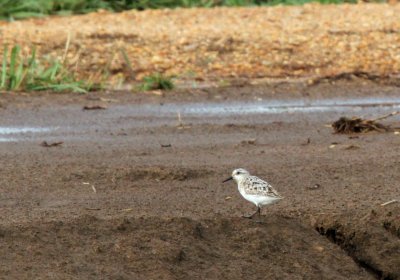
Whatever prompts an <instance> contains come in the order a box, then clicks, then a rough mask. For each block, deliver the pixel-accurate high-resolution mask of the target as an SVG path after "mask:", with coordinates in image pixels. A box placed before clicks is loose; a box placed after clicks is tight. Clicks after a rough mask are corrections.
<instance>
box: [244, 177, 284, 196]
mask: <svg viewBox="0 0 400 280" xmlns="http://www.w3.org/2000/svg"><path fill="white" fill-rule="evenodd" d="M243 186H244V189H245V192H246V193H247V194H256V195H265V196H270V197H275V198H282V196H281V195H280V194H279V193H278V192H277V191H276V190H275V189H274V188H273V187H272V186H271V185H270V184H268V183H267V182H265V181H264V180H261V179H260V178H258V177H256V176H249V177H247V178H246V179H245V181H244V182H243Z"/></svg>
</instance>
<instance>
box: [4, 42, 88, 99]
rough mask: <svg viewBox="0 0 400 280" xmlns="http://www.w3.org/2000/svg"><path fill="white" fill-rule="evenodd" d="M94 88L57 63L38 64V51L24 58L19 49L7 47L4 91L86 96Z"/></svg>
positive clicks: (62, 63)
mask: <svg viewBox="0 0 400 280" xmlns="http://www.w3.org/2000/svg"><path fill="white" fill-rule="evenodd" d="M92 88H93V85H92V84H90V83H87V82H84V81H81V80H77V79H76V78H75V76H74V75H73V73H71V71H70V70H68V69H67V67H65V66H64V62H62V61H60V60H58V59H48V60H47V61H39V60H38V59H37V58H36V50H35V49H33V50H32V53H31V54H30V55H29V56H28V57H24V56H23V55H22V52H21V48H20V47H19V46H14V47H13V48H11V51H10V50H9V47H8V46H5V47H4V51H3V58H2V63H1V72H0V90H2V91H40V90H52V91H72V92H80V93H85V92H87V91H88V90H91V89H92Z"/></svg>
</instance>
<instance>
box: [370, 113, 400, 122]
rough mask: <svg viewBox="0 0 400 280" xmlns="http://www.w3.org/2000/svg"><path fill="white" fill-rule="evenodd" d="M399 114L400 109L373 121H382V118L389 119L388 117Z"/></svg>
mask: <svg viewBox="0 0 400 280" xmlns="http://www.w3.org/2000/svg"><path fill="white" fill-rule="evenodd" d="M398 114H400V112H399V111H395V112H392V113H390V114H387V115H384V116H382V117H379V118H376V119H373V120H372V121H373V122H376V121H380V120H383V119H387V118H389V117H392V116H395V115H398Z"/></svg>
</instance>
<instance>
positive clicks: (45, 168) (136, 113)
mask: <svg viewBox="0 0 400 280" xmlns="http://www.w3.org/2000/svg"><path fill="white" fill-rule="evenodd" d="M398 94H399V90H398V88H397V87H394V86H390V85H377V84H374V83H371V82H367V81H356V82H354V81H353V82H345V81H338V82H336V83H335V84H334V85H331V84H329V83H321V84H318V85H315V86H311V87H309V86H305V85H302V84H281V85H275V86H258V87H243V88H225V89H204V90H192V91H191V92H185V94H184V95H182V92H172V93H167V94H166V95H165V96H158V95H149V94H136V95H132V94H130V93H109V94H104V95H87V96H86V95H85V96H83V95H79V96H78V95H51V97H50V96H49V95H47V94H39V95H36V94H35V95H31V96H30V98H26V96H13V95H3V96H2V99H1V103H2V109H0V117H1V130H0V134H1V135H0V138H1V139H2V142H1V143H0V153H1V161H0V163H1V168H0V190H1V191H0V211H1V216H2V221H1V223H0V250H1V253H2V255H3V256H4V258H3V261H2V264H1V266H0V275H1V277H2V278H4V279H7V278H18V279H23V278H24V279H32V278H36V277H39V276H40V277H42V278H52V277H55V278H81V279H98V278H109V279H117V278H118V279H135V278H138V279H139V278H142V277H144V278H146V279H155V278H158V277H161V278H163V279H177V278H178V279H188V278H189V277H194V278H197V279H204V276H206V277H207V278H209V279H224V278H230V279H242V278H249V279H263V278H269V279H304V278H306V279H369V278H370V279H373V278H374V277H387V279H399V269H398V268H399V267H400V264H399V261H400V260H399V254H398V252H399V251H398V248H399V247H398V246H399V242H400V241H399V238H398V230H399V228H400V223H399V218H398V216H399V215H400V207H399V206H398V204H392V205H390V206H388V207H385V208H382V207H381V206H380V204H381V203H383V202H385V201H388V200H391V199H394V198H400V189H399V187H398V181H399V179H400V178H399V176H400V175H399V174H400V170H399V169H400V165H399V159H398V158H399V147H400V146H399V139H400V138H399V136H398V135H395V134H394V133H371V134H365V135H359V136H357V137H349V136H347V135H334V134H332V131H331V129H330V128H328V127H326V126H325V125H326V124H328V123H330V122H332V121H333V120H336V119H337V118H338V117H340V116H342V115H348V116H352V115H358V116H364V117H375V116H379V115H384V114H386V113H388V112H392V111H394V110H398V108H399V106H400V100H399V99H398V97H397V96H398ZM350 95H351V96H352V97H353V99H351V100H350V99H346V98H344V97H345V96H350ZM300 98H301V99H300ZM378 104H380V105H379V106H378ZM86 105H90V106H91V105H102V106H107V109H104V110H82V108H83V106H86ZM221 108H222V109H221ZM177 112H180V115H181V123H178V118H177ZM398 121H399V117H394V118H391V119H389V120H388V123H392V124H394V125H396V123H398ZM23 127H24V128H25V129H27V131H25V132H23V133H12V132H13V131H10V129H11V128H12V129H21V128H23ZM38 128H40V129H39V130H38ZM7 129H8V130H7ZM308 139H309V141H308ZM42 141H47V142H48V143H53V142H59V141H63V142H64V143H63V144H62V145H60V146H58V147H51V148H46V147H42V146H41V145H40V143H41V142H42ZM334 143H336V144H334ZM332 145H333V146H332ZM163 146H164V147H163ZM237 167H243V168H247V169H248V170H250V171H251V172H252V173H254V174H256V175H259V176H261V177H263V178H266V179H268V181H269V182H270V183H271V184H273V185H274V186H275V187H276V188H277V189H278V190H279V192H280V193H281V194H282V195H283V196H284V197H285V199H284V200H283V201H282V202H281V203H279V204H277V205H275V206H273V207H269V208H266V209H265V210H264V214H265V217H264V218H263V219H264V221H265V223H264V224H261V225H258V224H254V223H252V222H249V221H247V220H242V219H241V218H239V217H240V215H241V214H243V213H245V212H249V211H252V210H254V209H253V206H252V205H250V204H249V203H247V202H246V201H244V200H243V199H241V198H240V196H239V194H238V192H237V189H236V186H234V184H233V183H231V184H225V185H222V184H221V181H222V180H223V179H224V178H225V177H226V176H228V175H229V174H230V172H231V171H232V169H234V168H237ZM316 184H318V185H319V186H320V187H319V188H316V189H314V188H313V186H315V185H316ZM344 213H349V214H347V215H344ZM371 213H372V215H371ZM357 217H359V218H360V219H358V218H357ZM361 218H363V219H361ZM352 219H353V220H352ZM349 221H350V222H349ZM355 221H360V222H359V223H357V222H355ZM316 229H318V230H319V231H320V232H321V233H323V234H326V235H328V237H330V238H331V240H333V241H334V242H335V243H337V244H339V245H341V246H342V248H343V249H341V248H340V247H339V246H336V245H334V244H333V243H331V242H330V241H329V239H327V238H325V237H324V236H321V235H319V234H318V232H317V230H316ZM373 232H376V233H379V234H377V235H374V234H372V233H373ZM369 233H371V234H369ZM354 236H355V237H354ZM374 236H375V237H374ZM376 236H380V238H376ZM368 244H370V245H368ZM371 244H373V246H372V245H371ZM382 248H384V249H382ZM352 258H354V259H355V260H356V261H357V262H358V263H357V262H354V261H353V260H352ZM378 260H379V261H378ZM16 267H18V268H19V269H16ZM365 268H367V270H368V271H367V270H365ZM142 279H143V278H142Z"/></svg>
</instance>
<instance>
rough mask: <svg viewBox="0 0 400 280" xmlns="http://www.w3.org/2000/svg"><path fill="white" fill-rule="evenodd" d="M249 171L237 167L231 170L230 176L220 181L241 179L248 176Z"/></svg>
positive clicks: (237, 180)
mask: <svg viewBox="0 0 400 280" xmlns="http://www.w3.org/2000/svg"><path fill="white" fill-rule="evenodd" d="M249 175H250V173H249V172H248V171H247V170H245V169H243V168H238V169H235V170H233V172H232V175H231V177H229V178H227V179H226V180H224V181H223V182H222V183H225V182H228V181H230V180H232V179H233V180H235V181H236V182H239V181H241V180H242V179H243V178H244V177H246V176H249Z"/></svg>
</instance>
